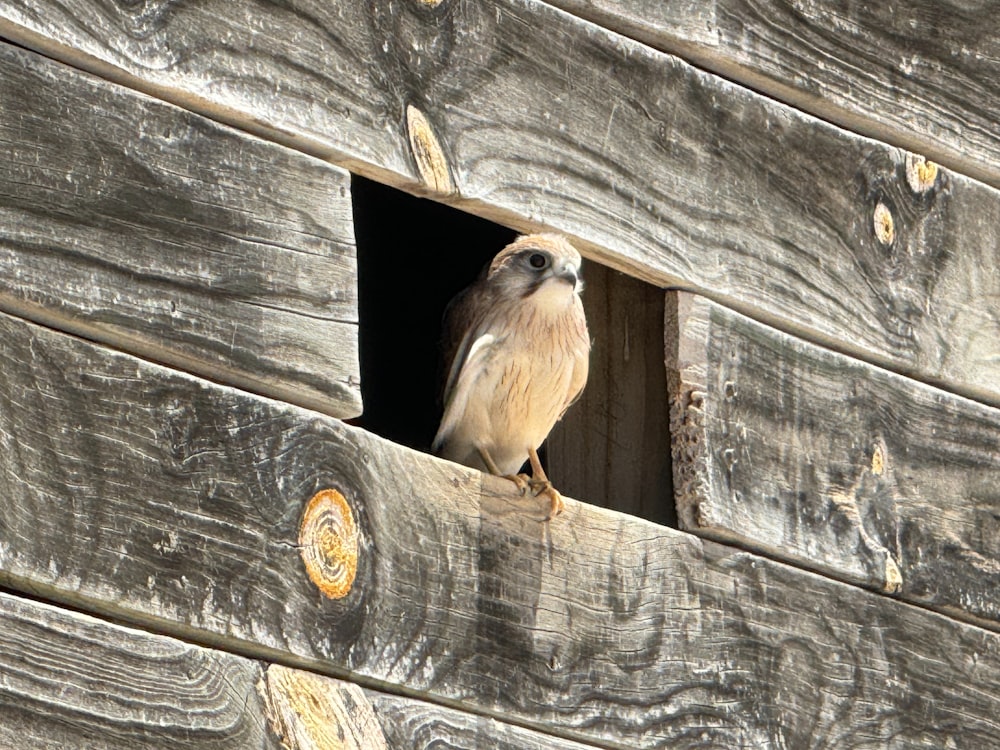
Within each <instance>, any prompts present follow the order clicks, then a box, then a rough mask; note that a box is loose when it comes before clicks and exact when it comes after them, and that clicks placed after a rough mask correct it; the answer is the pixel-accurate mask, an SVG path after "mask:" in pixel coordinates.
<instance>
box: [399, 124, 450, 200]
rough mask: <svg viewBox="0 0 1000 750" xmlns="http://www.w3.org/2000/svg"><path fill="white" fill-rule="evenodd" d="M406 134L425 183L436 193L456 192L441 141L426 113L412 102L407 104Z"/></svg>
mask: <svg viewBox="0 0 1000 750" xmlns="http://www.w3.org/2000/svg"><path fill="white" fill-rule="evenodd" d="M406 134H407V137H408V138H409V139H410V152H411V153H412V154H413V161H414V163H415V164H416V165H417V172H418V173H419V175H420V179H421V180H422V181H423V183H424V185H426V186H427V187H428V188H430V189H431V190H433V191H434V192H435V193H454V192H455V186H454V184H453V183H452V181H451V173H450V172H449V171H448V160H447V159H446V158H445V155H444V150H443V149H442V148H441V142H440V141H438V139H437V136H436V135H434V131H433V130H432V129H431V124H430V122H428V120H427V118H426V117H425V116H424V113H423V112H421V111H420V110H419V109H417V108H416V107H414V106H413V105H412V104H408V105H406Z"/></svg>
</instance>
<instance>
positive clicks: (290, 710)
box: [257, 664, 388, 750]
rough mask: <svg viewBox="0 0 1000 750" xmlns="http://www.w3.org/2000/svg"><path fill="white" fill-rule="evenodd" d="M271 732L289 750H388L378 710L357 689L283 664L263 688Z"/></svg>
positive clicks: (270, 671) (275, 667)
mask: <svg viewBox="0 0 1000 750" xmlns="http://www.w3.org/2000/svg"><path fill="white" fill-rule="evenodd" d="M257 692H258V693H260V695H261V696H262V697H263V699H264V711H265V714H266V716H267V720H268V724H269V725H270V727H271V731H272V732H273V733H274V734H275V735H276V736H277V737H278V738H279V739H280V740H281V744H282V746H283V747H286V748H289V750H386V749H387V747H388V745H387V743H386V740H385V735H384V734H383V732H382V728H381V726H380V725H379V721H378V717H377V716H376V714H375V709H374V708H373V707H372V704H371V702H370V701H369V700H368V697H367V696H366V695H365V693H364V691H363V690H362V689H361V688H360V687H358V686H357V685H353V684H351V683H349V682H340V681H338V680H333V679H330V678H329V677H321V676H320V675H317V674H312V673H310V672H302V671H299V670H297V669H289V668H288V667H282V666H280V665H277V664H272V665H271V666H269V667H268V668H267V671H266V672H265V673H264V676H263V677H262V678H261V681H260V682H259V683H258V685H257Z"/></svg>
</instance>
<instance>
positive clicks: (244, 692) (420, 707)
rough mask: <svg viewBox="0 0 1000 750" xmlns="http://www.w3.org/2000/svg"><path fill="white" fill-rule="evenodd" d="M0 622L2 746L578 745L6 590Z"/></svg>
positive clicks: (389, 748)
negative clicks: (8, 592) (96, 617)
mask: <svg viewBox="0 0 1000 750" xmlns="http://www.w3.org/2000/svg"><path fill="white" fill-rule="evenodd" d="M0 627H2V630H3V634H4V637H3V638H2V639H0V744H2V746H3V747H10V748H13V747H24V748H33V749H34V750H41V749H42V748H54V749H59V750H62V748H71V747H72V748H84V747H85V748H90V749H91V750H96V748H107V749H108V750H135V749H136V748H157V749H161V748H163V749H167V748H191V747H195V748H213V749H216V748H218V749H219V750H226V749H227V748H233V749H234V750H237V749H238V750H244V749H245V748H266V749H267V750H281V749H284V750H380V749H381V750H426V749H427V748H454V749H455V750H462V749H465V748H467V749H468V750H476V749H477V748H482V747H492V748H497V750H517V749H518V748H525V749H526V750H536V749H538V750H541V748H558V749H559V750H585V748H586V747H587V746H586V745H581V744H578V743H575V742H570V741H567V740H560V739H558V738H555V737H552V736H549V735H544V734H540V733H538V732H532V731H530V730H528V729H522V728H520V727H514V726H511V725H509V724H504V723H502V722H499V721H496V720H494V719H486V718H483V717H481V716H475V715H471V714H466V713H463V712H461V711H456V710H454V709H449V708H444V707H441V706H435V705H433V704H430V703H425V702H422V701H417V700H413V699H412V698H404V697H400V696H395V695H389V694H387V693H382V692H378V691H374V690H364V689H362V688H361V687H359V686H358V685H355V684H352V683H350V682H344V681H341V680H335V679H331V678H329V677H323V676H320V675H317V674H313V673H310V672H304V671H301V670H297V669H290V668H288V667H284V666H281V665H277V664H261V663H260V662H257V661H253V660H250V659H246V658H244V657H240V656H236V655H234V654H230V653H226V652H224V651H216V650H212V649H207V648H203V647H200V646H196V645H192V644H189V643H184V642H182V641H178V640H175V639H173V638H169V637H166V636H162V635H156V634H152V633H146V632H142V631H139V630H133V629H131V628H127V627H122V626H120V625H113V624H110V623H107V622H103V621H101V620H96V619H94V618H92V617H89V616H87V615H83V614H78V613H75V612H71V611H68V610H64V609H59V608H56V607H53V606H51V605H48V604H44V603H40V602H35V601H30V600H27V599H22V598H19V597H16V596H12V595H10V594H6V593H0Z"/></svg>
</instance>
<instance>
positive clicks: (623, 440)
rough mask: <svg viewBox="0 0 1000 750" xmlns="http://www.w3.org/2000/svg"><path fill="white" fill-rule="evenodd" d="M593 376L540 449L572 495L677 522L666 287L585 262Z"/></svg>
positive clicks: (552, 475) (554, 478)
mask: <svg viewBox="0 0 1000 750" xmlns="http://www.w3.org/2000/svg"><path fill="white" fill-rule="evenodd" d="M583 278H584V282H585V283H586V290H585V291H584V293H583V306H584V308H585V309H586V312H587V325H588V327H589V329H590V334H591V336H592V337H593V339H594V344H593V348H592V350H591V353H590V377H589V379H588V381H587V387H586V389H585V390H584V392H583V395H582V396H581V397H580V399H579V401H578V403H576V404H574V405H573V408H571V409H570V410H569V411H568V412H567V413H566V416H565V417H563V419H562V421H561V422H559V423H558V424H557V425H556V427H555V429H554V430H553V431H552V434H551V435H550V436H549V438H548V440H546V441H545V453H546V458H547V459H548V462H547V463H548V470H547V473H548V475H549V477H550V478H551V479H552V482H553V483H554V484H555V486H556V487H558V488H559V491H560V492H563V493H565V494H567V495H570V496H571V497H580V498H586V499H587V501H588V502H590V503H594V504H597V505H601V506H603V507H605V508H611V509H613V510H618V511H621V512H623V513H629V514H631V515H635V516H641V517H642V518H646V519H648V520H650V521H655V522H658V523H667V524H668V525H676V516H675V513H674V493H673V491H672V490H671V485H670V482H671V471H670V468H671V463H670V431H669V429H668V426H669V407H668V405H667V393H666V389H665V387H664V386H665V384H666V378H667V376H666V371H665V370H664V367H663V333H662V331H663V291H662V290H661V289H659V288H657V287H654V286H651V285H649V284H644V283H643V282H641V281H639V280H638V279H634V278H631V277H629V276H625V275H624V274H621V273H618V272H617V271H612V270H611V269H609V268H606V267H604V266H600V265H598V264H596V263H588V264H586V265H585V266H584V269H583Z"/></svg>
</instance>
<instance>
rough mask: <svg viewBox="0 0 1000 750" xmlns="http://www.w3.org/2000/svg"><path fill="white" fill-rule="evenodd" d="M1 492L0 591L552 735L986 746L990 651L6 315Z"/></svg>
mask: <svg viewBox="0 0 1000 750" xmlns="http://www.w3.org/2000/svg"><path fill="white" fill-rule="evenodd" d="M0 488H2V489H0V496H2V497H3V499H4V512H3V514H2V515H0V570H2V571H3V572H2V574H0V576H2V579H3V582H4V583H5V585H8V586H10V587H16V588H18V589H26V588H30V589H31V590H33V591H35V592H37V593H38V594H40V595H43V596H46V597H49V598H58V599H61V600H65V601H68V602H71V603H73V604H75V605H77V606H80V607H87V608H90V609H95V610H100V611H104V612H109V613H112V614H114V615H116V616H118V617H121V618H127V619H130V620H135V621H140V622H144V623H147V624H148V625H150V626H155V627H156V628H157V629H160V630H163V631H167V632H173V633H176V634H187V635H190V636H192V637H196V638H197V639H199V640H200V641H201V642H203V643H218V644H222V645H225V646H226V647H227V648H229V649H232V650H239V651H242V652H246V653H250V652H252V653H254V654H257V655H260V656H264V657H268V658H270V659H272V660H273V659H280V660H281V661H283V662H284V663H286V664H288V665H290V666H309V667H311V668H314V669H316V670H318V671H322V672H327V673H331V674H334V675H335V676H336V675H343V674H346V673H348V672H350V673H353V674H354V675H357V676H359V679H360V678H364V679H370V680H377V681H379V684H385V683H393V684H396V685H405V686H406V689H407V690H408V691H410V694H417V693H420V694H422V695H425V696H428V697H429V698H431V699H432V700H433V701H434V702H438V703H447V704H452V705H456V706H457V705H463V706H468V707H471V706H475V711H476V712H477V713H483V714H485V715H490V716H494V717H499V716H504V717H508V718H509V719H510V720H512V721H516V722H517V723H519V724H521V725H530V726H535V727H545V728H546V730H547V731H550V732H551V733H554V734H559V735H561V736H565V737H566V738H568V739H573V738H585V739H587V740H589V741H591V742H594V743H601V744H604V745H607V746H614V747H629V748H648V747H671V748H693V747H706V746H715V747H726V748H755V750H756V749H758V748H786V747H808V746H824V745H825V746H833V747H860V746H890V747H892V746H895V747H909V748H920V747H925V748H941V747H949V746H955V747H992V746H996V745H997V744H998V742H1000V719H998V718H997V717H998V716H1000V634H997V633H993V632H990V631H988V630H985V629H981V628H977V627H973V626H969V625H966V624H963V623H960V622H957V621H955V620H952V619H949V618H947V617H945V616H943V615H940V614H935V613H932V612H929V611H926V610H923V609H919V608H916V607H912V606H910V605H908V604H905V603H902V602H897V601H894V600H891V599H887V598H886V597H883V596H879V595H877V594H874V593H872V592H868V591H864V590H863V589H860V588H857V587H853V586H848V585H846V584H843V583H838V582H835V581H832V580H829V579H826V578H823V577H821V576H817V575H814V574H811V573H808V572H805V571H801V570H798V569H795V568H793V567H790V566H787V565H783V564H780V563H776V562H772V561H769V560H766V559H763V558H759V557H756V556H754V555H752V554H750V553H747V552H742V551H737V550H733V549H729V548H726V547H723V546H721V545H717V544H714V543H712V542H707V541H701V540H699V539H698V538H696V537H693V536H691V535H688V534H683V533H680V532H677V531H673V530H670V529H666V528H662V527H658V526H655V525H653V524H651V523H648V522H646V521H641V520H638V519H633V518H629V517H627V516H623V515H620V514H616V513H613V512H609V511H605V510H601V509H595V508H592V507H589V506H586V505H583V504H580V503H576V502H573V501H571V500H570V501H567V509H566V511H565V512H564V513H563V514H562V515H561V516H559V518H558V519H557V520H556V521H554V522H551V523H549V524H545V523H543V522H542V518H543V517H544V516H545V514H546V511H547V508H548V506H547V501H540V500H538V499H536V498H530V497H529V498H520V497H519V496H517V495H512V494H511V485H510V483H509V482H507V481H506V480H503V479H500V478H496V477H489V476H485V475H482V474H479V473H477V472H473V471H470V470H468V469H465V468H463V467H460V466H456V465H453V464H448V463H446V462H443V461H440V460H438V459H435V458H433V457H430V456H424V455H421V454H418V453H414V452H413V451H410V450H408V449H405V448H401V447H399V446H394V445H393V444H391V443H388V442H387V441H385V440H382V439H381V438H377V437H375V436H372V435H369V434H367V433H365V432H364V431H362V430H359V429H357V428H353V427H350V426H349V425H346V424H344V423H342V422H339V421H337V420H335V419H331V418H325V417H322V416H319V415H317V414H315V413H312V412H306V411H302V410H300V409H297V408H295V407H293V406H290V405H287V404H281V403H277V402H273V401H269V400H267V399H260V398H256V397H253V396H252V395H250V394H246V393H242V392H239V391H234V390H232V389H228V388H225V387H222V386H217V385H214V384H211V383H208V382H204V381H201V380H199V379H197V378H194V377H192V376H190V375H186V374H184V373H178V372H176V371H170V370H166V369H164V368H161V367H158V366H156V365H152V364H149V363H144V362H142V361H138V360H135V359H134V358H132V357H129V356H127V355H125V354H121V353H117V352H110V351H106V350H102V349H101V348H99V347H97V346H95V345H93V344H89V343H87V342H84V341H80V340H76V339H72V338H71V337H67V336H65V335H62V334H57V333H54V332H51V331H47V330H43V329H40V328H39V327H37V326H34V325H31V324H29V323H25V322H22V321H19V320H16V319H12V318H9V317H6V316H4V317H0ZM317 491H320V492H317ZM319 587H321V588H319ZM336 597H339V598H336Z"/></svg>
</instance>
